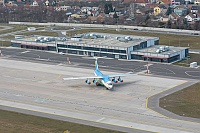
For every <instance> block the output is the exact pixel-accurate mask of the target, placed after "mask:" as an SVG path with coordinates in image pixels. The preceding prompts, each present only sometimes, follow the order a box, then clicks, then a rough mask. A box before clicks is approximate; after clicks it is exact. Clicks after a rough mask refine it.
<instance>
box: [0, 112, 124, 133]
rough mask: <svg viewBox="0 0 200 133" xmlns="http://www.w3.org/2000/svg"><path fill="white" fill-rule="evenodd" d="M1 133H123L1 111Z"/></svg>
mask: <svg viewBox="0 0 200 133" xmlns="http://www.w3.org/2000/svg"><path fill="white" fill-rule="evenodd" d="M0 118H1V119H0V132H1V133H63V132H64V131H66V130H69V131H70V133H121V132H118V131H113V130H108V129H102V128H97V127H92V126H86V125H81V124H76V123H71V122H65V121H59V120H52V119H48V118H43V117H37V116H32V115H25V114H21V113H16V112H10V111H4V110H0Z"/></svg>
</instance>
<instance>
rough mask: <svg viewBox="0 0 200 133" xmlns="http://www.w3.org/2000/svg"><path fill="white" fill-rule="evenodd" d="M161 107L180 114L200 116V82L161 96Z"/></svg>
mask: <svg viewBox="0 0 200 133" xmlns="http://www.w3.org/2000/svg"><path fill="white" fill-rule="evenodd" d="M160 107H162V108H164V109H166V110H169V111H171V112H173V113H175V114H177V115H180V116H187V117H194V118H200V82H199V83H196V84H194V85H192V86H190V87H187V88H185V89H183V90H180V91H177V92H175V93H173V94H170V95H168V96H165V97H163V98H161V99H160Z"/></svg>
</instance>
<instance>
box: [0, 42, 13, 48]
mask: <svg viewBox="0 0 200 133" xmlns="http://www.w3.org/2000/svg"><path fill="white" fill-rule="evenodd" d="M10 45H11V43H10V42H8V41H0V47H9V46H10Z"/></svg>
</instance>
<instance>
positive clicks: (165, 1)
mask: <svg viewBox="0 0 200 133" xmlns="http://www.w3.org/2000/svg"><path fill="white" fill-rule="evenodd" d="M162 2H163V3H164V4H171V0H162Z"/></svg>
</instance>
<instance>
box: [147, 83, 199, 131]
mask: <svg viewBox="0 0 200 133" xmlns="http://www.w3.org/2000/svg"><path fill="white" fill-rule="evenodd" d="M187 82H188V81H183V82H182V83H180V84H178V85H176V86H174V87H172V88H168V89H164V90H163V91H161V92H158V93H156V94H153V95H151V96H149V97H147V99H146V108H147V109H149V110H151V111H153V112H156V111H155V110H153V109H150V108H149V107H148V100H149V98H150V97H152V96H155V95H157V94H159V93H162V92H164V91H167V90H170V89H173V88H175V87H177V86H180V85H182V84H184V83H187ZM160 108H161V107H160ZM156 113H158V114H159V115H161V116H164V117H165V118H168V119H174V120H178V121H185V122H191V123H195V124H196V123H199V122H194V121H189V120H180V119H175V118H171V117H168V116H165V115H163V114H161V113H159V112H156ZM179 128H180V127H179ZM198 132H199V131H198Z"/></svg>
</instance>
